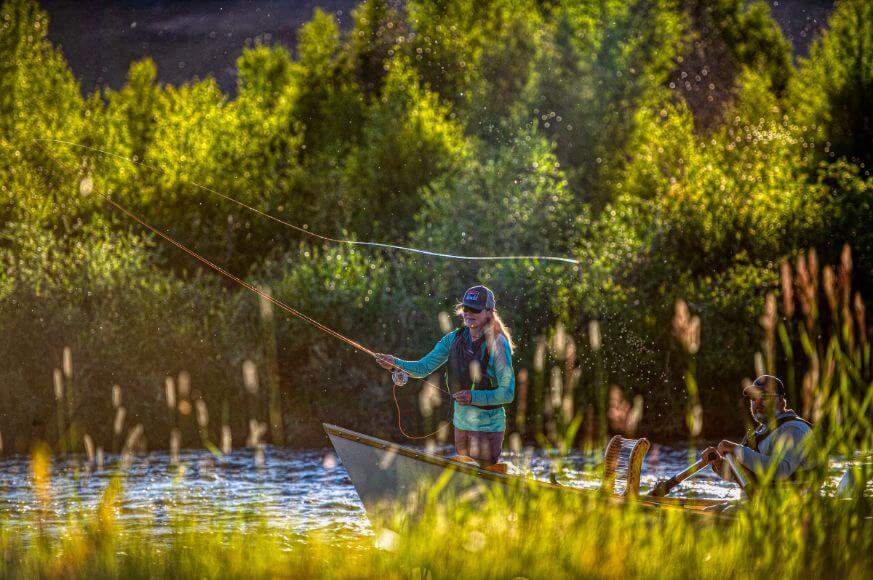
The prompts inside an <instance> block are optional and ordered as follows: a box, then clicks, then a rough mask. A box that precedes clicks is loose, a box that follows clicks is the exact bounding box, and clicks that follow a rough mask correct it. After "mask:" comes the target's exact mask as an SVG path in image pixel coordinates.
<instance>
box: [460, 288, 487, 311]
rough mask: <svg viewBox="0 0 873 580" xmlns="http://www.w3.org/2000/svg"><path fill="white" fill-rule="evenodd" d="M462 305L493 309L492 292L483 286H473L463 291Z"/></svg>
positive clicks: (478, 308)
mask: <svg viewBox="0 0 873 580" xmlns="http://www.w3.org/2000/svg"><path fill="white" fill-rule="evenodd" d="M461 305H462V306H466V307H468V308H472V309H474V310H479V311H481V310H485V309H487V310H493V309H494V292H492V291H491V290H489V289H488V288H486V287H485V286H473V287H472V288H470V289H469V290H467V291H466V292H464V300H463V302H461Z"/></svg>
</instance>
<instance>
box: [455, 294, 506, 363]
mask: <svg viewBox="0 0 873 580" xmlns="http://www.w3.org/2000/svg"><path fill="white" fill-rule="evenodd" d="M488 312H490V313H491V324H490V325H489V326H488V328H486V329H485V340H487V341H488V346H489V348H491V350H494V349H493V346H494V340H495V338H496V337H497V335H498V334H502V335H503V338H505V339H506V342H508V343H509V352H510V353H513V352H515V343H514V342H513V341H512V333H511V332H510V331H509V328H508V327H507V326H506V324H505V323H504V322H503V319H502V318H500V315H499V314H497V309H496V308H493V309H491V310H489V311H488ZM455 314H457V315H458V316H461V317H463V316H464V305H463V304H456V305H455Z"/></svg>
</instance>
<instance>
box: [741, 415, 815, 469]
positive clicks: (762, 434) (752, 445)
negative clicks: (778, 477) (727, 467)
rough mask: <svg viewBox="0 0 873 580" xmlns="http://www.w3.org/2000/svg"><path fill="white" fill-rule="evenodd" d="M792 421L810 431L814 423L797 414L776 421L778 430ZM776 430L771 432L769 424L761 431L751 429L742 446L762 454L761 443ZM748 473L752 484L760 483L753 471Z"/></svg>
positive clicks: (747, 432)
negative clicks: (802, 424)
mask: <svg viewBox="0 0 873 580" xmlns="http://www.w3.org/2000/svg"><path fill="white" fill-rule="evenodd" d="M791 421H800V422H801V423H806V424H807V426H809V428H810V429H811V428H812V423H810V422H809V421H807V420H806V419H804V418H803V417H800V416H799V415H797V414H796V413H795V414H793V415H785V416H784V417H779V418H778V419H776V429H778V428H779V427H781V426H782V425H784V424H786V423H790V422H791ZM776 429H772V430H771V429H770V426H769V424H767V425H764V428H763V429H762V430H761V431H757V430H752V429H749V430H748V431H746V435H745V437H743V441H742V443H740V445H745V446H746V447H748V448H749V449H751V450H752V451H755V452H756V453H760V452H761V451H760V449H759V446H760V445H761V443H763V442H764V440H765V439H766V438H767V437H769V436H770V435H772V434H773V433H774V432H775V431H776ZM746 473H747V474H748V475H749V476H750V477H751V480H752V482H754V483H756V484H757V483H758V476H757V474H755V473H752V471H751V470H746ZM797 474H798V471H795V472H794V473H792V474H791V476H790V477H789V478H788V479H789V480H795V479H797V478H796V476H797Z"/></svg>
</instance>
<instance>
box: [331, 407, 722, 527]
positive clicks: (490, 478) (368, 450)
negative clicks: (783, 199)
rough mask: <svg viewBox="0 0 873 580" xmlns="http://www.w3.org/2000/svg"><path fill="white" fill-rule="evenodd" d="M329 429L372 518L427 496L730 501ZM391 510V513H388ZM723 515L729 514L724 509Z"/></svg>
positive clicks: (659, 506)
mask: <svg viewBox="0 0 873 580" xmlns="http://www.w3.org/2000/svg"><path fill="white" fill-rule="evenodd" d="M324 429H325V431H326V432H327V435H328V437H329V438H330V441H331V443H332V444H333V447H334V449H335V450H336V452H337V455H338V456H339V458H340V460H341V461H342V463H343V466H344V467H345V469H346V471H347V472H348V474H349V477H350V478H351V480H352V484H353V485H354V486H355V490H356V491H357V493H358V496H359V497H360V498H361V502H362V503H363V504H364V508H365V509H366V510H367V514H368V516H370V518H371V521H372V520H373V519H374V516H377V517H378V518H379V519H381V518H384V517H385V516H386V515H392V516H396V515H398V514H400V513H415V511H416V510H417V509H418V507H419V506H420V505H421V503H422V501H423V500H433V501H438V502H440V503H442V504H445V503H449V502H463V503H470V502H477V501H482V500H483V499H484V498H487V497H494V496H503V497H507V498H512V497H515V496H517V495H518V494H526V493H531V492H536V493H549V494H557V496H558V497H568V498H572V497H576V498H578V497H579V496H580V495H582V496H587V497H591V498H595V497H597V498H602V499H605V500H607V501H610V502H613V503H616V504H626V503H628V502H635V503H636V504H637V505H638V507H641V508H642V509H646V510H654V511H661V510H665V509H666V510H672V509H682V510H686V511H688V512H694V513H698V514H706V515H707V516H709V515H715V514H717V513H718V512H721V508H724V507H726V506H727V505H728V504H727V502H725V501H723V500H715V499H696V498H695V499H684V498H650V497H646V496H642V497H639V498H625V497H617V496H613V495H609V494H603V493H600V492H597V491H592V490H583V489H579V488H575V487H569V486H562V485H554V484H551V483H548V482H544V481H538V480H535V479H531V478H526V477H521V476H518V475H508V474H501V473H495V472H492V471H488V470H485V469H482V468H479V467H476V466H474V465H469V464H464V463H459V462H456V461H453V460H452V459H450V458H448V457H443V456H440V455H435V454H432V453H427V452H424V451H421V450H418V449H414V448H411V447H406V446H403V445H398V444H396V443H391V442H388V441H384V440H382V439H378V438H376V437H371V436H369V435H364V434H363V433H358V432H355V431H351V430H349V429H345V428H343V427H338V426H335V425H328V424H325V425H324ZM386 510H388V512H389V513H388V514H386ZM720 515H721V516H723V515H724V514H723V513H721V514H720Z"/></svg>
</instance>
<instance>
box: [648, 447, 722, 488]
mask: <svg viewBox="0 0 873 580" xmlns="http://www.w3.org/2000/svg"><path fill="white" fill-rule="evenodd" d="M711 460H712V459H711V458H710V457H709V456H706V457H701V458H700V460H699V461H698V462H697V463H695V464H694V465H691V466H689V467H687V468H685V469H684V470H682V471H680V472H679V473H677V474H676V475H674V476H673V477H671V478H670V479H665V480H664V481H659V482H658V483H657V484H656V485H655V487H654V488H653V489H652V491H650V492H649V495H650V496H651V497H664V496H665V495H667V494H668V493H670V490H671V489H673V488H674V487H676V486H677V485H679V484H680V483H682V482H683V481H685V480H686V479H688V478H689V477H691V476H692V475H694V474H695V473H697V472H698V471H700V470H701V469H703V468H704V467H706V466H707V465H709V462H710V461H711Z"/></svg>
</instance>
